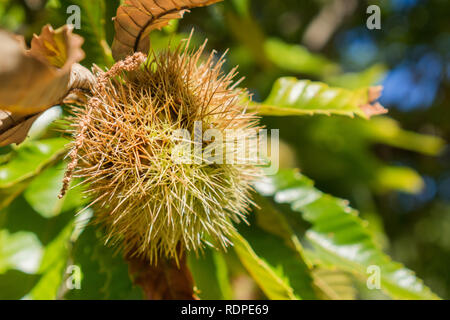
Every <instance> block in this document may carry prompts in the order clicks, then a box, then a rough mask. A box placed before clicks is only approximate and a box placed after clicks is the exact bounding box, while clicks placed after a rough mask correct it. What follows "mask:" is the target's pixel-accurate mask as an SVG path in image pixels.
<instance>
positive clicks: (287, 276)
mask: <svg viewBox="0 0 450 320" xmlns="http://www.w3.org/2000/svg"><path fill="white" fill-rule="evenodd" d="M239 232H240V233H241V234H242V236H243V237H244V238H245V240H246V241H248V243H249V245H251V248H252V249H253V250H254V252H255V253H256V254H257V256H258V257H259V258H261V259H263V260H264V261H265V262H266V263H267V265H268V266H270V268H271V269H272V270H273V271H274V272H275V273H276V274H277V275H278V276H279V277H280V278H281V279H284V281H285V283H286V284H287V285H288V286H289V287H290V288H292V290H293V294H294V295H295V296H296V297H297V298H298V299H308V300H311V299H316V294H315V291H314V289H313V279H312V277H311V274H310V270H309V268H308V266H307V265H306V263H305V262H304V260H303V257H302V256H301V255H300V253H299V251H298V250H297V248H295V247H292V246H290V245H289V244H288V243H286V241H284V240H283V239H282V238H280V237H278V236H275V235H273V234H270V233H267V232H264V231H263V230H262V229H260V228H258V227H257V225H256V224H252V225H251V227H244V226H241V227H240V228H239ZM288 236H289V235H288ZM249 272H250V271H249ZM255 280H256V279H255Z"/></svg>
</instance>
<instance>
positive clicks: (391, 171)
mask: <svg viewBox="0 0 450 320" xmlns="http://www.w3.org/2000/svg"><path fill="white" fill-rule="evenodd" d="M375 184H376V187H377V188H378V189H379V191H381V192H384V191H390V190H398V191H403V192H407V193H413V194H415V193H418V192H420V191H422V189H423V187H424V182H423V180H422V177H421V176H420V175H419V174H418V173H417V172H416V171H414V170H413V169H411V168H408V167H394V166H382V167H380V168H379V169H378V170H377V172H376V181H375Z"/></svg>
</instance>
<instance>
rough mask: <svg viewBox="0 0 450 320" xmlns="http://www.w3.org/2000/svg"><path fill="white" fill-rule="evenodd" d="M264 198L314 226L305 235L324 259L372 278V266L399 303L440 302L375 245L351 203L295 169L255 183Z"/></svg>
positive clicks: (411, 273) (389, 292)
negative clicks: (317, 186) (298, 214)
mask: <svg viewBox="0 0 450 320" xmlns="http://www.w3.org/2000/svg"><path fill="white" fill-rule="evenodd" d="M256 189H257V190H258V191H259V193H260V194H262V195H264V196H270V197H273V199H274V201H275V202H276V203H279V204H289V205H290V207H291V209H292V210H293V211H294V212H299V213H301V214H302V218H303V219H304V220H306V221H307V222H309V223H311V224H312V227H311V228H310V229H308V231H307V232H306V237H305V238H306V240H307V241H308V243H309V244H311V245H312V246H313V248H314V250H315V253H316V254H317V256H318V257H320V259H321V260H323V261H325V262H328V263H332V264H334V265H336V266H337V267H339V268H340V269H342V270H345V271H348V272H352V273H354V274H355V275H357V276H359V277H361V278H363V279H367V277H368V275H369V274H368V273H367V268H368V267H369V266H372V265H375V266H378V267H379V268H380V270H381V289H382V290H383V291H385V292H386V293H387V294H389V295H390V296H391V297H392V298H395V299H437V298H438V297H437V296H436V295H435V294H434V293H432V292H431V290H430V289H429V288H428V287H426V286H425V285H424V284H423V283H422V281H421V280H419V279H418V278H417V277H416V276H415V275H414V273H413V272H412V271H411V270H409V269H406V268H405V267H404V266H403V265H401V264H400V263H396V262H393V261H391V259H390V258H389V256H387V255H386V254H384V253H383V252H382V250H381V249H380V248H379V247H378V246H377V245H376V243H375V241H374V239H373V236H372V235H371V233H370V232H369V231H368V229H367V226H366V222H365V221H363V220H361V219H360V218H359V217H358V213H357V211H355V210H354V209H352V208H350V207H349V206H348V202H346V201H344V200H341V199H337V198H334V197H332V196H330V195H327V194H323V193H322V192H320V191H318V190H317V189H315V188H314V186H313V184H312V182H311V181H310V180H309V179H307V178H306V177H304V176H302V175H301V174H300V173H298V172H297V171H294V170H280V172H279V173H278V174H277V175H275V176H270V177H267V178H266V179H265V180H264V181H262V182H260V183H258V184H257V185H256Z"/></svg>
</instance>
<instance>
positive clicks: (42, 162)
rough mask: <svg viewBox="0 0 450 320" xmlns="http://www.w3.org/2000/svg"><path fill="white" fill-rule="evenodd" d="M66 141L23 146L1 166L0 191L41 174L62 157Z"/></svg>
mask: <svg viewBox="0 0 450 320" xmlns="http://www.w3.org/2000/svg"><path fill="white" fill-rule="evenodd" d="M67 143H68V141H67V140H66V139H63V138H55V139H47V140H40V141H29V142H26V143H23V144H21V145H20V146H19V147H18V148H17V149H16V150H14V151H13V152H14V155H13V156H12V158H11V160H10V161H9V162H7V163H6V164H3V165H1V166H0V189H4V188H10V187H11V186H14V185H15V184H17V183H19V182H23V181H25V180H27V179H28V178H31V177H33V176H35V175H37V174H39V173H40V172H41V171H42V170H43V169H44V168H45V167H46V166H47V165H49V164H50V163H52V162H53V161H55V160H56V159H58V158H59V157H61V156H62V155H63V154H64V152H65V149H64V146H65V145H66V144H67Z"/></svg>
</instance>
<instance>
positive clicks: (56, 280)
mask: <svg viewBox="0 0 450 320" xmlns="http://www.w3.org/2000/svg"><path fill="white" fill-rule="evenodd" d="M73 229H74V224H73V222H72V221H71V222H70V223H69V224H68V225H67V226H66V227H65V228H64V229H63V230H62V231H61V233H60V234H59V235H58V236H57V237H56V238H55V239H54V240H53V241H52V242H50V243H49V244H48V245H47V246H46V248H45V251H44V256H43V257H42V263H41V265H40V267H39V273H40V274H42V276H41V278H40V279H39V281H38V282H37V284H36V286H34V287H33V289H32V290H31V291H30V293H29V294H28V295H27V298H29V299H34V300H54V299H57V298H58V293H59V290H60V288H61V284H62V282H63V280H64V273H65V269H66V266H67V263H68V258H69V253H70V237H71V234H72V232H73Z"/></svg>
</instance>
